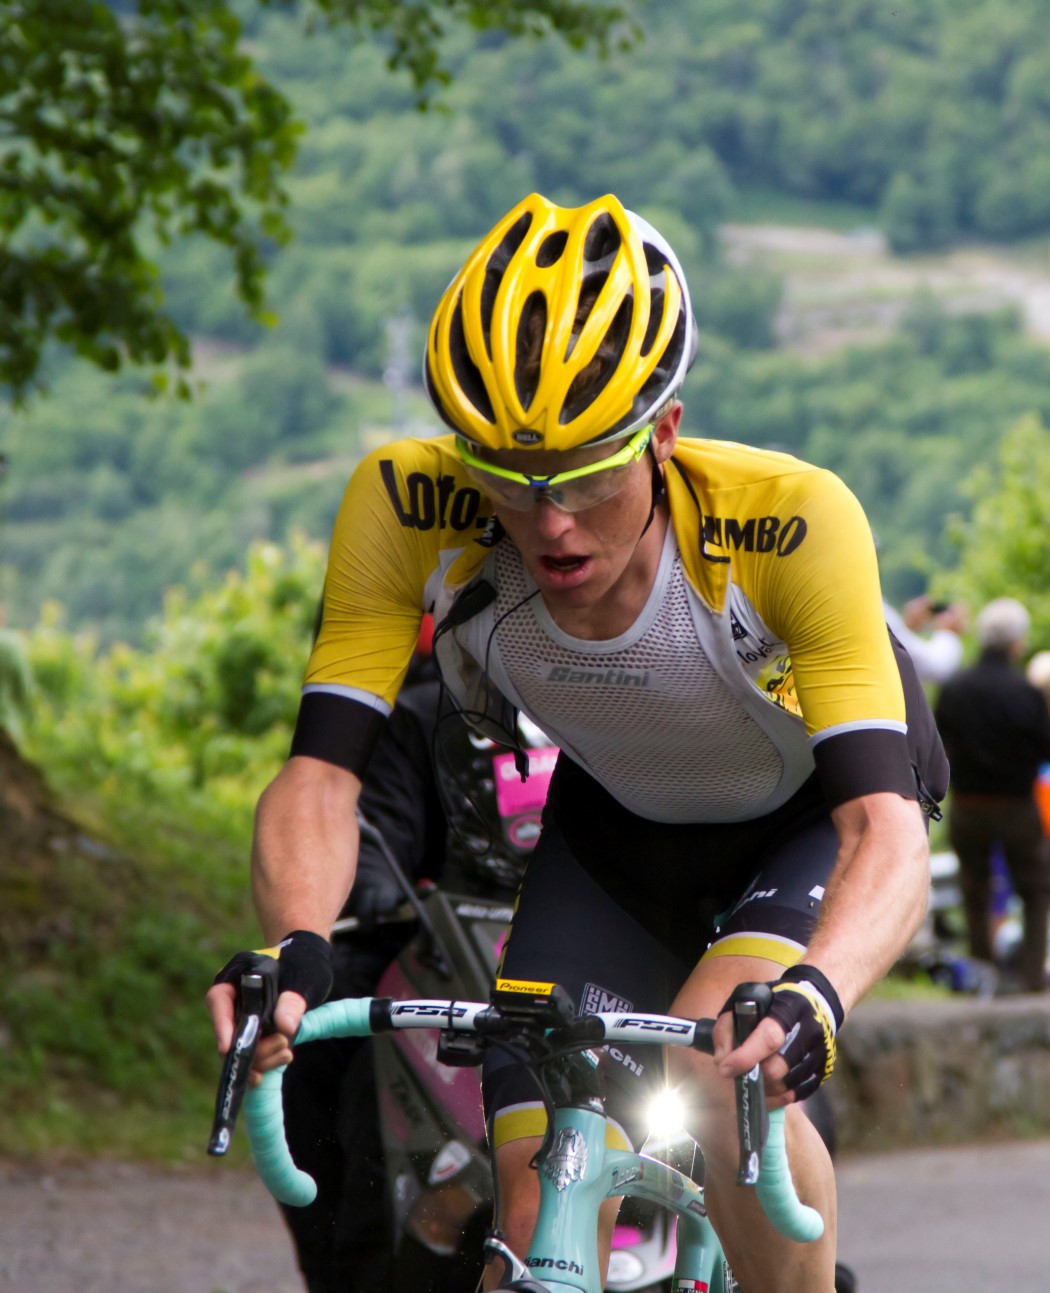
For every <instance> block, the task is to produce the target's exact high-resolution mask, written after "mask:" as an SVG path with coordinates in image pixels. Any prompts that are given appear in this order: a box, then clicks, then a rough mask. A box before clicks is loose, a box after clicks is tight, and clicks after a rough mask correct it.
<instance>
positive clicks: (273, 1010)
mask: <svg viewBox="0 0 1050 1293" xmlns="http://www.w3.org/2000/svg"><path fill="white" fill-rule="evenodd" d="M253 972H259V973H261V974H262V976H263V978H264V979H265V980H267V981H268V984H269V987H268V995H267V1006H266V1008H265V1009H264V1010H263V1012H262V1018H261V1019H260V1027H259V1039H258V1041H256V1042H254V1050H255V1053H254V1057H253V1062H252V1077H251V1082H252V1085H253V1086H254V1085H255V1084H256V1083H257V1082H258V1080H259V1077H258V1075H259V1074H260V1073H265V1072H266V1071H267V1070H269V1069H273V1068H279V1067H280V1066H281V1065H282V1064H288V1063H290V1061H291V1058H292V1051H291V1041H292V1038H293V1037H294V1036H295V1034H296V1032H297V1031H298V1029H299V1024H300V1022H301V1020H302V1017H303V1015H304V1014H305V1012H306V1010H307V1009H308V1008H309V1007H311V1006H318V1005H320V1004H321V1002H322V1001H324V999H325V997H327V996H328V993H329V992H330V991H331V987H332V951H331V947H330V946H329V944H328V940H327V939H325V938H322V937H321V936H320V934H314V933H312V932H311V931H309V930H302V929H297V930H295V931H293V932H292V933H291V934H289V935H288V936H287V938H284V939H282V940H281V942H280V943H279V944H278V945H277V946H276V947H275V948H267V949H266V950H265V951H261V952H238V953H237V954H236V956H233V957H231V958H230V960H229V961H227V963H226V964H225V965H224V966H223V967H222V969H221V970H220V971H219V973H218V974H217V975H216V976H215V983H214V984H213V985H212V988H211V990H210V991H209V992H208V995H207V998H206V999H207V1003H208V1009H209V1011H210V1012H211V1017H212V1026H213V1027H214V1029H215V1039H216V1041H217V1042H218V1045H219V1053H220V1054H221V1055H225V1054H226V1053H227V1052H228V1051H229V1049H230V1046H231V1045H232V1043H233V1038H234V1033H235V1030H236V1020H237V1014H238V1007H239V1005H240V1004H241V1003H240V1002H239V1000H238V992H239V991H240V988H241V985H242V984H243V983H244V981H245V980H244V976H245V974H250V973H253Z"/></svg>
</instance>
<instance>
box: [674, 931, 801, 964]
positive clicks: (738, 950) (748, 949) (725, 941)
mask: <svg viewBox="0 0 1050 1293" xmlns="http://www.w3.org/2000/svg"><path fill="white" fill-rule="evenodd" d="M805 950H806V949H805V948H804V947H803V946H802V945H801V944H800V943H796V942H795V941H794V939H790V938H780V937H778V936H777V935H776V934H748V933H741V934H727V935H726V936H725V938H721V939H719V940H718V942H717V943H713V944H712V945H711V946H710V947H709V948H708V949H707V951H706V952H705V953H704V954H703V956H702V957H701V958H700V959H701V960H703V961H707V960H710V959H711V957H713V956H759V957H761V958H762V959H763V960H764V961H776V963H777V964H778V965H783V966H784V967H785V968H786V967H787V966H789V965H797V964H798V962H799V961H801V960H802V957H803V955H804V953H805Z"/></svg>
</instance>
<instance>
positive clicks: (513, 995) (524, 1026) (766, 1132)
mask: <svg viewBox="0 0 1050 1293" xmlns="http://www.w3.org/2000/svg"><path fill="white" fill-rule="evenodd" d="M768 992H769V990H768V987H767V986H766V985H764V984H747V985H741V988H739V989H738V990H737V993H735V994H734V1021H735V1025H736V1029H737V1035H738V1037H740V1038H742V1037H743V1036H745V1035H746V1033H747V1032H749V1031H750V1029H751V1028H752V1027H753V1026H754V1024H755V1023H757V1022H758V1020H759V1019H760V1018H761V1017H762V1015H763V1014H764V1013H765V1010H766V1009H768V1001H767V1000H764V999H763V994H765V996H766V997H768ZM559 994H560V995H559ZM713 1026H714V1020H688V1019H680V1018H675V1017H673V1016H666V1015H651V1014H644V1013H638V1012H634V1013H631V1014H622V1013H621V1014H614V1013H608V1014H606V1013H602V1014H583V1015H576V1014H575V1012H574V1011H573V1010H572V1007H571V1004H570V1003H569V1001H568V998H567V996H566V995H565V994H564V993H563V992H562V990H561V989H559V988H557V987H556V985H552V984H546V985H541V984H518V983H516V982H514V981H510V983H509V984H508V981H498V982H497V989H496V991H495V992H494V994H493V1001H492V1002H491V1003H483V1002H466V1001H444V1000H442V1001H434V1000H416V1001H396V1000H393V999H391V998H371V997H369V998H360V999H356V1000H350V1001H338V1002H332V1003H329V1004H328V1005H325V1006H321V1007H319V1008H318V1009H316V1010H312V1011H310V1012H309V1013H308V1014H307V1015H306V1016H305V1018H304V1020H303V1024H302V1027H301V1028H300V1030H299V1034H298V1035H297V1037H296V1040H295V1044H296V1045H297V1046H298V1045H300V1044H302V1043H306V1042H309V1041H313V1040H321V1039H323V1038H327V1037H350V1036H358V1037H360V1036H367V1035H370V1034H373V1033H379V1032H387V1031H390V1030H394V1029H402V1028H431V1029H437V1030H439V1032H440V1034H441V1050H440V1052H439V1056H440V1058H441V1059H442V1060H443V1062H446V1063H451V1064H454V1065H465V1064H476V1063H478V1062H480V1059H481V1054H482V1051H483V1049H484V1046H485V1045H487V1044H490V1043H491V1042H492V1041H494V1040H498V1041H500V1042H501V1043H503V1044H511V1045H517V1046H523V1047H525V1048H526V1049H527V1050H528V1053H529V1054H530V1055H531V1056H532V1057H533V1060H532V1063H533V1066H534V1067H535V1068H536V1069H537V1070H538V1069H542V1070H543V1072H544V1073H545V1074H546V1075H547V1079H545V1082H546V1086H545V1091H546V1095H545V1103H547V1104H548V1109H549V1114H551V1115H552V1116H550V1121H549V1123H548V1127H549V1130H548V1134H547V1137H546V1139H545V1141H544V1145H543V1148H542V1149H541V1151H540V1153H539V1154H538V1155H537V1168H538V1171H539V1174H540V1178H539V1180H540V1211H539V1218H538V1221H537V1225H536V1229H535V1233H534V1235H533V1239H532V1243H531V1244H530V1246H529V1251H528V1253H527V1254H526V1255H525V1259H524V1261H521V1260H519V1258H518V1257H517V1256H516V1255H515V1254H513V1253H512V1252H511V1251H510V1249H509V1248H508V1247H507V1245H506V1244H505V1243H504V1242H503V1239H502V1236H501V1235H500V1234H499V1232H497V1231H492V1232H490V1234H489V1236H488V1238H487V1239H486V1242H485V1250H486V1261H487V1262H491V1261H502V1263H503V1271H502V1275H501V1281H502V1282H501V1284H500V1288H501V1289H503V1290H513V1291H515V1293H601V1288H602V1285H601V1277H600V1270H599V1259H598V1247H597V1229H598V1228H597V1220H598V1210H599V1208H600V1205H601V1203H602V1201H603V1200H604V1199H606V1198H609V1197H619V1196H626V1197H638V1198H642V1199H646V1200H648V1201H650V1202H652V1203H656V1204H658V1205H660V1206H662V1207H664V1208H666V1209H668V1210H669V1211H670V1212H671V1213H672V1214H674V1216H675V1217H676V1218H677V1224H678V1255H677V1262H676V1266H675V1275H674V1281H673V1288H674V1290H675V1293H732V1291H733V1290H734V1289H735V1288H736V1284H735V1281H734V1280H733V1277H732V1273H731V1272H730V1270H729V1268H728V1266H727V1264H726V1261H725V1258H724V1256H723V1254H722V1249H721V1245H720V1244H719V1242H718V1238H717V1235H716V1234H715V1232H714V1229H713V1227H712V1226H711V1223H710V1221H709V1219H708V1216H707V1209H706V1206H705V1204H704V1194H703V1188H702V1187H701V1186H700V1185H698V1184H697V1183H696V1182H694V1181H693V1180H692V1179H691V1178H690V1176H689V1175H688V1174H687V1173H685V1172H682V1171H679V1170H677V1168H675V1167H674V1166H672V1165H670V1164H668V1163H665V1162H662V1161H660V1160H659V1159H657V1158H654V1157H651V1156H649V1155H647V1154H639V1153H634V1152H631V1151H626V1150H618V1149H612V1148H608V1147H607V1146H606V1143H605V1130H606V1115H605V1110H604V1102H603V1101H602V1099H601V1096H600V1092H599V1087H598V1081H597V1074H596V1068H597V1056H596V1055H595V1054H594V1051H593V1048H594V1047H596V1046H601V1045H603V1044H606V1043H613V1044H621V1045H631V1044H634V1045H638V1044H645V1043H648V1044H652V1043H653V1042H654V1041H656V1042H661V1043H664V1044H669V1045H680V1046H691V1047H694V1048H695V1049H698V1050H701V1051H704V1052H706V1053H710V1052H711V1050H712V1049H713V1045H712V1041H711V1030H712V1029H713ZM282 1072H283V1071H282V1070H275V1071H273V1072H270V1073H267V1074H266V1075H264V1078H263V1081H262V1083H261V1084H260V1085H259V1086H258V1087H255V1088H253V1089H251V1090H250V1091H248V1093H247V1095H246V1097H245V1101H244V1114H245V1121H246V1124H247V1128H248V1136H249V1140H250V1143H251V1147H252V1157H253V1159H254V1160H255V1164H256V1167H257V1169H258V1171H259V1174H260V1176H261V1177H262V1179H263V1181H264V1183H265V1184H266V1186H267V1188H268V1189H269V1190H270V1192H271V1194H273V1195H274V1197H275V1198H277V1199H278V1201H279V1202H282V1203H286V1204H290V1205H293V1206H295V1205H299V1206H303V1205H305V1204H308V1203H310V1202H312V1200H313V1198H314V1197H315V1194H316V1187H315V1185H314V1182H313V1180H312V1178H311V1177H309V1176H308V1175H307V1174H306V1173H304V1172H301V1171H300V1170H299V1169H298V1168H297V1167H296V1166H295V1164H294V1163H293V1162H292V1160H291V1157H290V1155H289V1153H288V1149H287V1145H286V1143H285V1140H284V1130H283V1112H282V1105H281V1081H282ZM552 1074H553V1077H552V1076H551V1075H552ZM548 1097H549V1098H548ZM737 1111H738V1133H739V1138H740V1149H741V1167H740V1174H739V1178H738V1179H739V1180H740V1183H741V1184H742V1185H744V1186H745V1187H751V1186H753V1187H754V1188H755V1189H756V1191H757V1193H758V1196H759V1199H760V1201H761V1203H762V1206H763V1208H764V1210H765V1212H766V1214H767V1216H768V1217H769V1218H770V1220H771V1221H772V1222H773V1224H774V1225H775V1226H776V1227H777V1229H778V1230H780V1231H781V1232H782V1233H784V1234H786V1235H788V1237H790V1238H792V1239H795V1240H798V1241H809V1240H813V1239H817V1238H819V1237H820V1235H821V1234H822V1233H823V1221H822V1219H821V1217H820V1216H819V1214H818V1213H816V1212H815V1211H814V1210H813V1209H812V1208H808V1207H806V1206H805V1205H803V1204H802V1203H801V1202H800V1201H799V1200H798V1197H797V1195H796V1194H795V1192H794V1186H793V1184H792V1182H791V1175H790V1172H789V1170H788V1165H787V1158H786V1146H785V1142H784V1129H783V1110H777V1111H774V1112H773V1113H770V1114H768V1115H767V1114H766V1111H765V1102H764V1096H763V1093H762V1082H761V1076H760V1074H759V1072H758V1069H757V1067H756V1068H755V1069H754V1070H752V1071H751V1073H749V1074H747V1075H746V1076H745V1077H744V1078H740V1079H737Z"/></svg>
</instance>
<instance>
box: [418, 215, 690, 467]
mask: <svg viewBox="0 0 1050 1293" xmlns="http://www.w3.org/2000/svg"><path fill="white" fill-rule="evenodd" d="M695 355H696V321H695V319H694V318H693V312H692V307H691V305H690V302H689V289H688V287H687V286H686V282H685V275H684V274H683V273H682V267H681V265H680V264H679V263H678V258H677V257H676V256H675V254H674V252H673V251H672V250H671V248H670V247H669V246H668V244H667V242H666V241H665V240H664V238H663V237H662V236H661V235H660V234H659V233H657V231H656V230H655V229H654V228H653V227H652V225H650V224H649V223H648V222H647V221H645V220H643V219H642V218H641V216H638V215H635V213H634V212H633V211H628V210H626V209H625V208H624V207H623V205H622V204H621V203H620V201H619V200H618V199H617V198H615V197H613V196H612V195H606V196H605V197H601V198H598V199H597V201H595V202H591V203H589V204H588V205H587V206H582V207H559V206H556V205H555V204H554V203H553V202H549V201H548V200H547V199H546V198H545V197H542V196H541V195H540V194H538V193H533V194H531V195H530V196H529V197H527V198H525V199H524V201H522V202H520V203H519V204H518V205H517V206H516V207H515V208H514V209H513V211H510V212H509V213H508V214H507V215H506V216H504V217H503V219H502V220H501V221H500V222H499V223H498V224H497V225H496V227H495V228H494V229H493V230H492V231H491V232H490V233H489V234H488V235H487V236H486V237H485V238H483V239H482V241H481V243H480V244H479V245H478V247H477V248H476V249H475V250H474V252H473V253H472V254H471V256H470V257H469V258H468V260H467V263H466V264H465V265H464V266H463V268H462V269H461V270H460V272H459V273H458V274H457V275H456V277H455V278H454V279H453V280H452V282H451V283H450V284H449V286H448V288H447V289H446V290H445V294H444V296H442V298H441V301H440V302H439V303H438V307H437V309H436V310H435V312H434V317H433V319H432V321H431V324H430V333H429V336H428V338H427V352H426V362H425V366H424V379H425V382H426V389H427V394H428V395H429V396H430V398H431V400H432V401H433V403H434V407H435V408H436V409H437V411H438V413H440V415H441V417H442V418H443V419H444V420H445V421H446V422H447V423H448V424H449V426H450V427H452V429H453V430H454V431H457V432H458V433H459V434H460V435H462V436H464V437H465V438H466V439H468V440H471V441H473V442H474V443H476V444H479V445H484V446H486V447H487V448H489V449H520V448H523V447H525V448H528V447H532V446H535V447H536V448H538V449H559V450H563V449H576V448H579V447H580V446H581V445H591V444H597V443H600V442H601V441H603V440H613V439H619V438H620V437H622V436H625V435H628V434H629V433H630V432H631V431H634V430H636V429H637V428H639V427H642V426H645V424H646V423H647V422H651V421H652V420H653V414H654V413H655V412H656V411H657V410H658V409H659V408H660V407H661V406H662V405H664V404H666V403H667V401H668V400H669V399H670V398H671V397H672V396H673V395H674V394H675V393H676V392H677V391H678V389H679V387H680V386H681V385H682V382H683V380H684V379H685V375H686V373H687V372H688V371H689V367H690V365H691V364H692V362H693V359H694V357H695Z"/></svg>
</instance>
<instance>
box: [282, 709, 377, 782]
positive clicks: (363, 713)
mask: <svg viewBox="0 0 1050 1293" xmlns="http://www.w3.org/2000/svg"><path fill="white" fill-rule="evenodd" d="M347 690H349V689H347ZM385 710H386V707H385V706H376V705H370V704H365V703H363V702H362V701H361V700H358V699H355V698H352V697H351V696H349V695H347V694H345V693H344V694H342V695H340V694H339V693H337V692H334V691H329V690H320V689H319V690H313V689H310V690H307V691H305V692H304V694H303V697H302V700H300V702H299V716H298V718H297V719H296V722H295V732H294V734H293V736H292V748H291V751H290V755H291V757H293V758H294V757H295V756H296V755H305V756H307V757H308V758H311V759H320V760H322V762H324V763H334V764H335V766H336V767H337V768H345V769H346V770H347V772H352V773H353V774H354V775H355V776H357V777H363V776H364V772H365V769H366V768H367V767H368V763H369V760H370V759H371V757H372V751H373V750H374V749H375V747H376V744H377V742H378V741H379V734H380V733H381V732H382V730H383V724H384V723H385V722H386V718H387V715H386V712H385Z"/></svg>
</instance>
